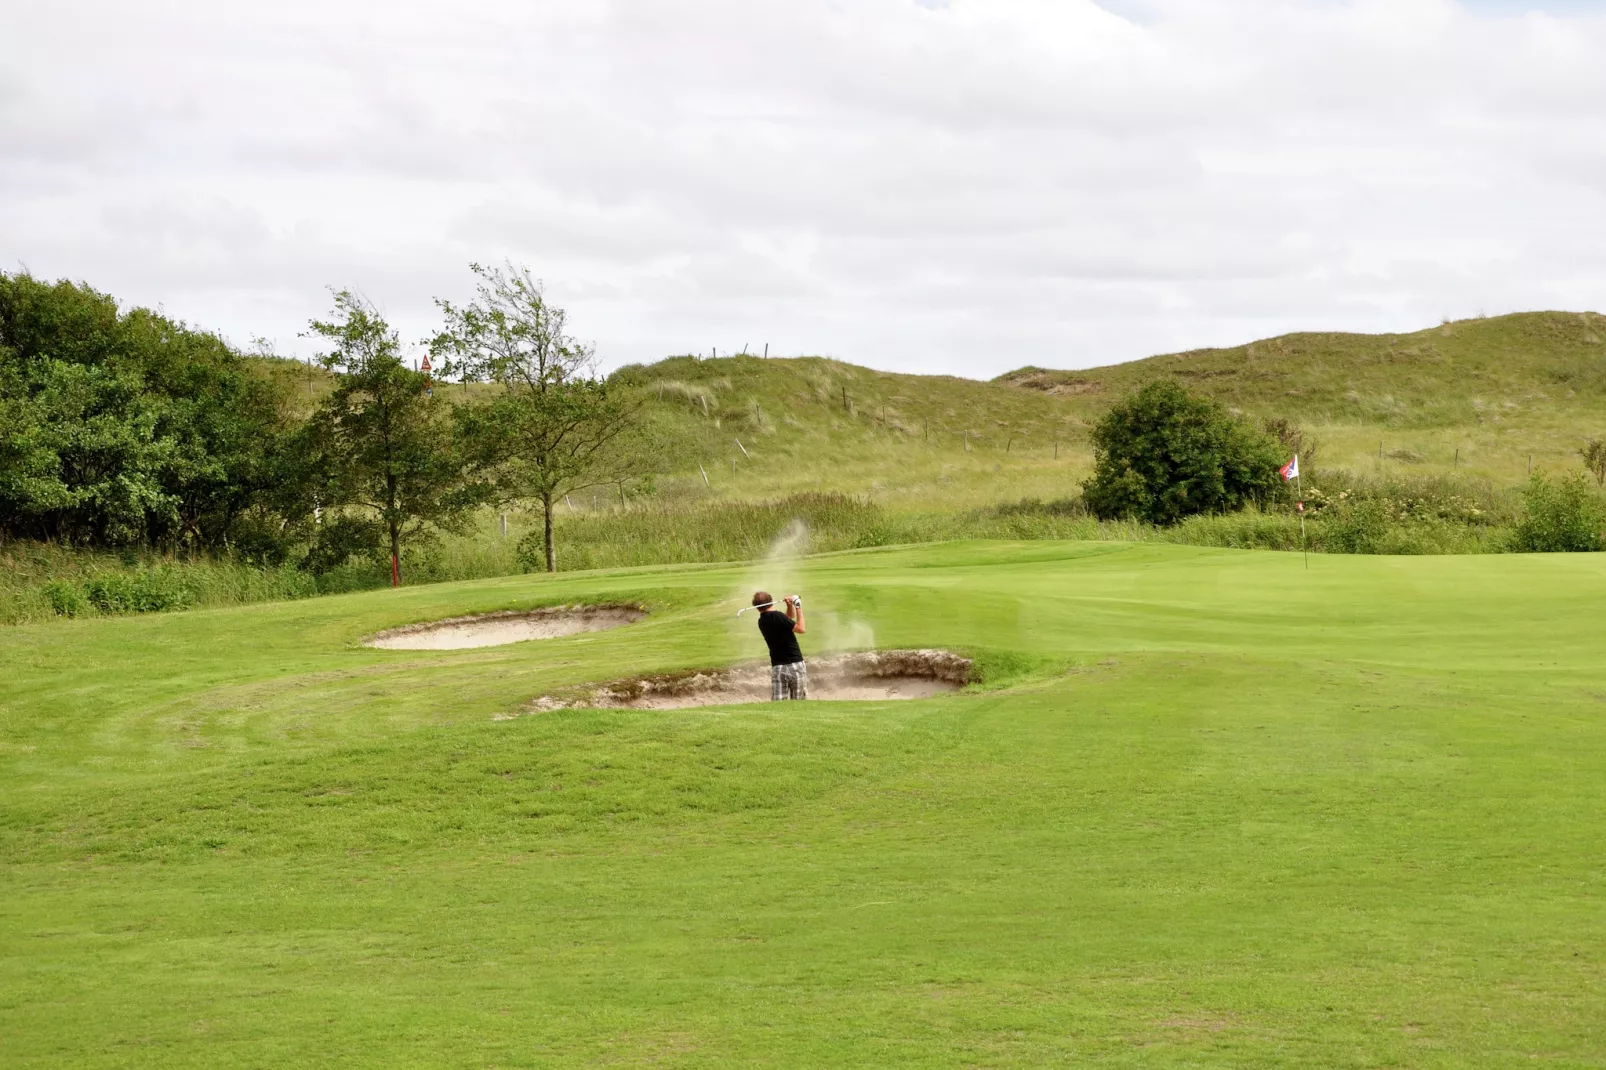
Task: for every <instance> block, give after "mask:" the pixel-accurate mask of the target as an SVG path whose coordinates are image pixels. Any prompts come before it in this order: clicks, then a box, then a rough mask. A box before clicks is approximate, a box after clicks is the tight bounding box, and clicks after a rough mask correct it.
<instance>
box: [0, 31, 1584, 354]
mask: <svg viewBox="0 0 1606 1070" xmlns="http://www.w3.org/2000/svg"><path fill="white" fill-rule="evenodd" d="M3 3H4V15H3V19H0V22H3V27H4V28H3V29H0V268H4V269H5V270H15V269H17V268H19V267H23V266H26V267H27V268H28V269H29V270H31V271H32V272H33V273H34V274H36V275H39V276H44V277H50V278H54V277H59V276H67V277H71V278H73V279H81V280H85V281H88V282H90V283H91V284H92V285H94V286H96V287H97V288H100V289H103V290H106V291H109V292H111V293H113V294H115V295H117V296H118V297H119V298H122V299H124V300H125V301H128V302H132V303H138V304H146V305H152V306H161V307H163V308H165V310H166V311H167V312H168V313H169V314H171V315H174V316H177V317H181V318H183V319H186V320H188V321H190V322H191V323H193V324H196V325H199V326H203V327H207V328H211V329H216V330H219V331H221V332H223V333H224V334H225V335H226V336H228V337H229V338H230V339H231V340H233V341H236V342H238V343H242V344H244V343H248V342H249V341H250V339H252V338H253V337H255V336H263V337H266V338H268V339H269V340H271V342H272V343H273V344H274V345H275V346H276V347H277V348H278V350H279V351H280V352H282V353H287V354H304V353H306V352H308V351H309V347H310V345H311V343H309V342H308V341H307V340H305V339H302V338H299V337H298V331H300V330H301V329H302V328H303V327H304V325H305V322H306V320H307V319H308V318H309V317H311V316H314V315H321V314H323V313H325V312H326V311H327V310H328V307H329V301H328V293H327V287H329V286H331V285H334V286H341V287H352V288H355V289H360V290H361V291H363V292H364V293H366V294H367V295H368V296H369V297H370V298H371V299H372V300H373V301H374V302H375V303H377V304H378V305H379V306H380V307H382V308H383V309H384V310H385V311H386V312H387V313H388V314H389V315H390V316H391V318H392V320H393V321H394V322H396V323H397V324H398V325H399V326H400V327H401V328H402V329H403V332H404V334H405V335H407V336H408V337H420V336H422V335H423V334H424V332H425V331H426V330H427V329H428V327H429V326H430V324H431V323H432V322H433V306H432V304H431V300H430V299H431V298H432V297H433V296H436V295H440V296H447V297H452V298H461V297H464V296H466V295H467V294H468V293H469V292H470V289H471V278H470V276H469V274H468V271H467V264H468V263H469V261H471V260H479V261H491V262H494V261H499V260H502V259H504V258H509V259H512V260H513V261H516V262H518V263H521V264H525V265H528V266H529V267H530V269H531V270H532V271H533V272H534V273H535V274H536V275H537V276H539V277H541V278H544V279H545V280H546V283H547V289H548V293H549V296H551V297H552V298H553V299H554V300H556V301H557V302H558V303H559V304H562V305H564V306H566V307H567V308H568V309H569V311H570V317H571V324H572V325H573V326H574V327H575V328H576V329H577V330H578V332H579V333H580V334H581V335H583V336H585V337H587V338H593V339H595V341H596V342H597V344H598V348H599V354H600V356H601V357H602V359H603V362H604V364H605V365H607V366H609V367H612V366H617V365H619V364H622V363H626V362H629V361H633V360H650V359H654V358H657V357H660V356H663V355H665V354H669V353H682V352H689V351H698V350H700V351H702V352H704V353H706V352H708V351H709V350H710V349H711V348H714V347H717V348H718V349H719V351H720V352H721V353H725V352H728V351H730V350H733V349H736V348H738V347H740V346H742V345H743V344H744V343H746V344H747V345H748V346H750V347H751V348H752V349H753V350H755V351H757V350H758V349H760V347H762V346H763V345H764V344H765V343H766V342H767V343H768V344H769V346H770V351H771V352H772V353H780V354H793V353H823V354H829V355H833V356H838V357H841V358H843V359H846V360H851V361H855V362H858V363H862V364H868V365H872V366H874V367H878V368H888V369H897V370H906V371H944V372H954V373H959V374H965V375H971V376H977V377H986V376H991V375H994V374H997V373H999V372H1002V371H1005V370H1007V369H1009V368H1012V367H1017V366H1019V365H1022V364H1027V363H1033V364H1040V365H1048V366H1056V367H1077V366H1087V365H1093V364H1105V363H1110V362H1114V361H1119V360H1127V359H1131V358H1134V357H1140V356H1146V355H1149V354H1151V353H1156V352H1165V351H1171V350H1177V349H1186V348H1192V347H1195V346H1204V345H1220V344H1233V343H1237V342H1242V341H1247V340H1249V339H1252V338H1256V337H1264V336H1267V335H1272V334H1278V333H1281V332H1284V331H1289V330H1321V329H1342V330H1399V329H1415V328H1420V327H1423V326H1427V325H1429V324H1433V323H1437V322H1438V321H1439V320H1440V319H1441V318H1442V317H1451V318H1461V317H1466V316H1473V315H1477V314H1479V313H1486V314H1489V315H1494V314H1496V313H1501V312H1508V311H1514V310H1522V309H1534V308H1564V309H1585V308H1589V309H1597V310H1598V309H1603V308H1606V62H1603V57H1606V3H1586V2H1580V0H1570V2H1565V0H1553V2H1548V3H1547V2H1546V0H1533V2H1532V3H1520V2H1509V3H1508V2H1503V0H1478V2H1473V0H1468V2H1465V3H1458V2H1455V0H1358V2H1340V0H1107V2H1106V3H1104V4H1102V5H1100V4H1096V3H1093V2H1091V0H922V2H917V0H836V2H813V0H686V2H683V3H633V2H629V0H620V2H615V3H605V2H591V0H561V2H540V0H536V2H517V0H454V2H451V3H445V2H441V3H421V2H417V0H388V2H385V3H379V2H377V0H370V2H364V3H354V2H350V0H317V2H307V0H273V2H271V3H269V2H263V3H257V4H252V5H244V4H235V3H226V2H218V0H210V2H192V0H141V2H139V3H129V2H127V0H111V2H88V0H51V2H48V3H34V4H25V3H23V2H22V0H3Z"/></svg>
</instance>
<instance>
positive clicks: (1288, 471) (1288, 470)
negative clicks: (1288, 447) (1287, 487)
mask: <svg viewBox="0 0 1606 1070" xmlns="http://www.w3.org/2000/svg"><path fill="white" fill-rule="evenodd" d="M1277 474H1278V475H1280V476H1282V477H1283V482H1284V483H1287V482H1288V481H1289V480H1291V479H1298V478H1299V454H1297V453H1296V454H1294V459H1293V460H1291V461H1289V462H1288V463H1287V464H1285V465H1283V466H1282V467H1281V468H1279V469H1277Z"/></svg>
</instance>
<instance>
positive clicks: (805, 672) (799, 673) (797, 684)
mask: <svg viewBox="0 0 1606 1070" xmlns="http://www.w3.org/2000/svg"><path fill="white" fill-rule="evenodd" d="M792 697H793V698H808V697H809V667H808V664H807V663H806V662H802V661H800V662H798V663H797V664H796V665H794V666H792Z"/></svg>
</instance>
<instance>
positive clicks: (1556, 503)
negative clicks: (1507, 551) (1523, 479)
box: [1512, 472, 1606, 554]
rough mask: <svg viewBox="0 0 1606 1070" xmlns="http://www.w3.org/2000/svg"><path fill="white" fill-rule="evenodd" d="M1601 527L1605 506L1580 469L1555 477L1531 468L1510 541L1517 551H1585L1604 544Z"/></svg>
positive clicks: (1604, 518)
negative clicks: (1521, 505) (1562, 476)
mask: <svg viewBox="0 0 1606 1070" xmlns="http://www.w3.org/2000/svg"><path fill="white" fill-rule="evenodd" d="M1603 527H1606V510H1603V509H1602V506H1601V501H1600V499H1599V498H1598V497H1597V496H1596V495H1595V493H1594V492H1592V491H1591V490H1590V489H1589V481H1588V480H1587V479H1585V478H1584V475H1583V473H1582V472H1580V473H1577V474H1576V475H1573V476H1568V477H1564V478H1561V479H1556V480H1550V479H1546V478H1545V476H1544V474H1543V473H1540V472H1535V473H1534V474H1533V476H1532V477H1530V478H1529V480H1528V487H1527V489H1526V490H1525V491H1524V492H1523V515H1522V517H1521V518H1520V519H1519V520H1518V521H1517V529H1516V531H1515V532H1514V533H1513V538H1512V545H1513V548H1514V549H1516V550H1517V551H1518V552H1519V553H1523V552H1526V553H1552V554H1554V553H1588V552H1592V551H1597V550H1600V549H1602V548H1606V542H1603V540H1602V528H1603Z"/></svg>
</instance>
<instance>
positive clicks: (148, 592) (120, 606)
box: [83, 568, 195, 613]
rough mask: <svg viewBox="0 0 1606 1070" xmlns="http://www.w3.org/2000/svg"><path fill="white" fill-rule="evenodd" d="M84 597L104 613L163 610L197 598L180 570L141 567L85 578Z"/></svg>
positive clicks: (188, 603)
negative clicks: (137, 569) (136, 570)
mask: <svg viewBox="0 0 1606 1070" xmlns="http://www.w3.org/2000/svg"><path fill="white" fill-rule="evenodd" d="M83 588H84V597H85V599H86V600H87V601H88V602H89V604H90V605H92V606H94V607H95V608H96V609H98V610H99V611H100V612H102V613H160V612H162V611H163V610H168V609H183V608H185V607H186V606H189V605H191V604H192V603H193V602H194V600H195V595H194V592H192V591H191V590H190V588H189V587H188V586H187V585H186V584H185V582H184V575H183V573H182V572H181V571H180V570H178V569H169V568H163V569H141V570H140V571H138V572H121V573H112V574H110V575H105V576H95V577H93V578H91V579H88V580H86V581H84V585H83Z"/></svg>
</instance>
